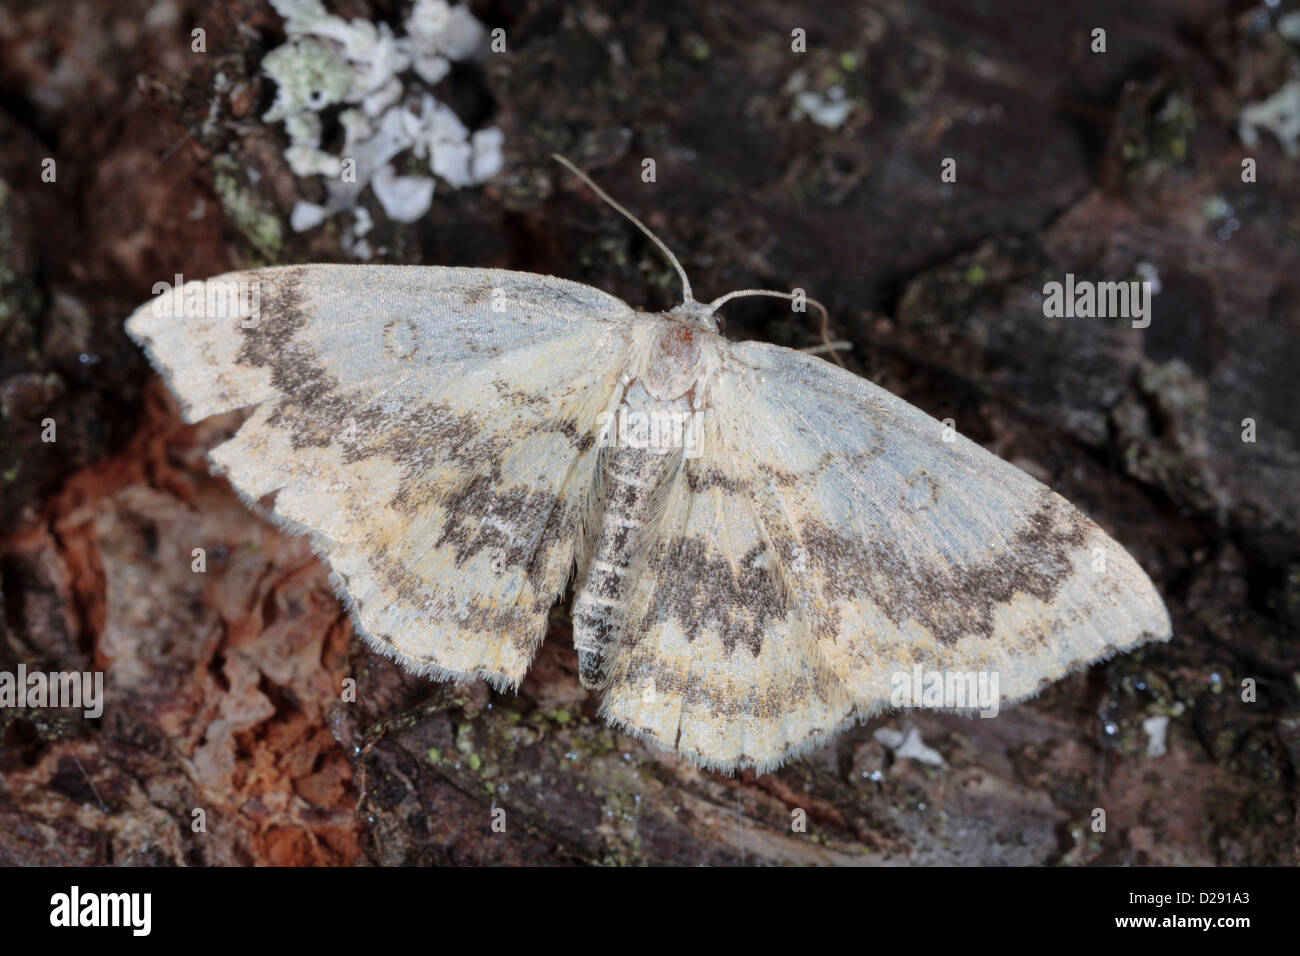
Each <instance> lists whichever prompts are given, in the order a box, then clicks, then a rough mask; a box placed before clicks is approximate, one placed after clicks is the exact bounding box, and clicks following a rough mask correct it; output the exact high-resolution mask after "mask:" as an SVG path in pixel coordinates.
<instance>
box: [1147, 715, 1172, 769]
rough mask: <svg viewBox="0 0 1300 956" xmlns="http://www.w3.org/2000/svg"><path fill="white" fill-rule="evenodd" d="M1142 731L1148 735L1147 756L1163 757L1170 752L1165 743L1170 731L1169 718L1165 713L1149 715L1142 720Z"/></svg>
mask: <svg viewBox="0 0 1300 956" xmlns="http://www.w3.org/2000/svg"><path fill="white" fill-rule="evenodd" d="M1142 732H1143V733H1144V734H1146V735H1147V756H1148V757H1153V758H1154V757H1163V756H1164V755H1165V754H1166V753H1168V749H1167V746H1166V743H1165V738H1166V735H1167V734H1168V733H1169V718H1168V717H1167V716H1165V715H1163V714H1162V715H1160V716H1157V717H1148V718H1147V719H1146V720H1144V721H1142Z"/></svg>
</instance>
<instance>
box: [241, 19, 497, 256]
mask: <svg viewBox="0 0 1300 956" xmlns="http://www.w3.org/2000/svg"><path fill="white" fill-rule="evenodd" d="M271 5H272V6H273V7H274V8H275V10H276V12H278V13H279V14H280V16H282V17H283V18H284V20H285V33H286V35H287V37H288V42H286V43H285V44H284V45H283V46H281V47H277V48H276V49H274V50H272V51H271V52H270V53H268V54H267V55H266V57H265V58H264V59H263V61H262V70H263V72H264V73H265V74H266V75H267V76H268V77H270V79H272V80H273V81H274V82H275V84H276V96H275V101H274V103H272V105H271V108H270V109H269V110H268V111H267V112H266V114H265V115H264V116H263V119H264V120H266V121H267V122H282V123H283V124H284V128H285V132H286V133H287V134H288V136H289V147H288V149H286V150H285V154H284V155H285V160H286V161H287V162H288V164H289V167H290V168H291V169H292V170H293V172H294V174H295V175H298V176H304V177H305V176H324V177H325V178H326V179H325V185H326V192H327V199H326V201H325V203H324V204H318V203H310V202H306V201H301V202H299V203H298V204H297V205H296V206H295V207H294V209H293V212H292V214H291V215H290V218H289V223H290V225H291V226H292V228H293V229H294V230H295V231H298V232H301V231H303V230H306V229H311V228H314V227H315V226H318V225H320V224H321V223H322V222H324V221H325V219H326V218H328V217H329V216H333V215H336V214H338V213H340V212H345V211H350V212H352V213H353V215H354V217H360V215H361V212H362V211H363V210H362V209H361V207H360V206H359V203H360V200H361V195H362V193H363V192H364V191H365V190H366V188H367V187H370V188H371V189H372V190H373V191H374V193H375V197H376V199H377V200H378V201H379V204H380V205H381V206H382V207H383V209H384V212H385V214H386V215H387V216H388V217H389V218H391V219H393V220H395V221H398V222H414V221H415V220H417V219H419V218H420V217H421V216H423V215H424V214H425V213H427V212H428V211H429V208H430V207H431V206H432V204H433V192H434V182H435V181H434V178H433V177H437V178H438V179H441V180H443V181H444V182H445V183H446V184H447V185H449V186H452V187H454V188H457V189H459V188H463V187H466V186H473V185H477V184H479V183H482V182H484V181H486V180H488V179H490V178H491V177H492V176H494V175H496V174H497V173H498V172H499V171H500V170H501V167H502V163H503V158H502V153H501V148H502V145H503V143H504V139H505V137H504V135H503V134H502V132H501V130H499V129H497V128H496V127H488V128H486V129H481V130H477V131H473V132H471V131H470V130H469V129H468V128H466V126H465V124H464V123H462V122H461V120H460V118H459V117H458V116H457V115H456V114H455V113H454V112H453V111H452V110H451V108H450V107H448V106H447V105H446V104H444V103H441V102H439V101H438V100H437V99H436V98H435V97H434V96H433V94H432V93H430V92H428V91H427V90H423V91H421V90H414V89H409V88H408V87H407V85H406V84H404V82H403V77H404V75H405V77H406V79H408V80H412V81H413V82H417V83H423V84H426V85H430V86H431V85H433V84H436V83H438V82H439V81H440V80H442V79H443V78H444V77H446V75H447V74H448V72H450V70H451V64H452V63H453V62H459V61H465V60H471V59H474V58H475V57H477V56H479V55H480V54H481V53H482V51H483V50H484V48H485V40H486V30H485V29H484V27H483V25H482V24H481V23H479V21H478V20H476V19H475V18H474V15H473V14H472V13H470V12H469V10H468V9H467V8H466V7H463V6H452V5H451V4H450V3H448V2H446V0H416V2H415V4H414V6H413V7H412V9H411V12H410V15H409V16H408V17H407V18H406V20H405V22H404V24H403V26H404V29H405V35H404V36H396V35H395V34H394V33H393V30H392V28H391V27H390V26H389V25H388V24H386V23H380V24H374V23H370V22H368V21H365V20H344V19H343V18H341V17H337V16H334V15H332V14H330V13H329V12H328V11H327V10H326V9H325V7H324V5H323V4H322V2H321V0H271ZM411 74H413V75H414V77H412V76H411ZM336 106H342V107H344V108H343V110H342V111H341V112H340V113H339V123H340V125H341V127H342V129H343V146H342V149H341V151H340V152H338V153H332V152H330V151H327V150H325V149H323V148H322V144H321V138H322V132H323V124H322V121H321V111H323V110H326V109H329V108H330V107H336ZM403 154H409V155H410V156H411V157H413V158H414V160H418V161H419V162H420V164H421V165H423V166H425V167H427V169H428V171H429V173H430V174H432V175H430V176H425V175H421V174H420V173H419V172H418V170H417V169H415V168H412V166H413V164H412V163H411V161H409V160H408V161H405V162H401V161H399V162H396V163H395V162H394V161H395V160H399V157H402V156H403ZM370 227H371V224H370V222H369V217H368V215H367V216H366V220H365V225H364V227H362V223H361V221H360V219H359V218H357V220H356V221H355V222H354V224H353V227H352V228H351V229H350V230H347V232H346V233H345V236H347V235H350V236H351V237H352V240H351V241H345V245H348V246H350V248H351V250H352V252H353V254H357V253H358V252H365V253H366V254H367V256H368V254H369V246H368V244H366V243H365V241H364V240H363V239H361V238H360V237H361V236H363V235H364V234H365V233H366V232H368V231H369V230H370Z"/></svg>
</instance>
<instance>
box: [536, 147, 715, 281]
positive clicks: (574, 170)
mask: <svg viewBox="0 0 1300 956" xmlns="http://www.w3.org/2000/svg"><path fill="white" fill-rule="evenodd" d="M551 158H552V159H553V160H555V161H556V162H557V163H559V164H560V165H561V166H563V167H564V168H565V169H567V170H568V171H569V172H571V173H573V175H575V176H577V177H578V178H579V179H581V180H582V181H583V182H584V183H586V184H587V186H588V187H589V188H590V189H591V191H592V192H594V193H595V194H596V195H597V196H599V197H600V198H601V199H603V200H605V202H607V203H609V204H610V205H611V206H613V207H614V208H615V209H617V210H618V211H619V212H620V213H622V214H623V215H624V216H626V217H627V218H628V219H630V220H632V224H633V225H635V226H636V227H637V228H638V229H640V230H641V231H642V232H644V233H645V234H646V235H647V236H649V237H650V241H651V242H653V243H654V244H655V245H656V246H658V248H659V251H660V252H662V253H663V254H664V256H665V257H667V259H668V261H669V262H671V263H672V264H673V268H674V269H676V270H677V274H678V275H679V276H681V279H682V295H683V296H685V298H686V302H694V301H695V296H693V295H692V294H691V280H690V279H688V278H686V270H685V269H683V268H682V264H681V263H680V262H678V261H677V257H676V256H675V255H673V251H672V250H671V249H669V248H668V247H667V246H666V245H664V244H663V242H662V241H661V240H660V238H659V237H658V236H656V235H655V234H654V233H653V232H651V231H650V227H649V226H647V225H646V224H645V223H643V222H642V221H641V220H640V219H638V218H637V217H636V216H634V215H632V214H631V213H630V212H628V211H627V210H626V209H625V208H623V206H621V205H620V204H619V203H618V202H617V201H616V200H615V199H614V198H613V197H612V196H610V194H609V193H607V192H605V190H603V189H601V188H600V187H599V186H597V185H596V184H595V183H594V182H592V180H591V177H590V176H588V175H587V174H586V173H584V172H583V171H582V170H581V169H579V168H578V167H577V166H575V165H573V163H571V162H569V161H568V160H567V159H565V158H564V157H563V156H561V155H560V154H559V153H551Z"/></svg>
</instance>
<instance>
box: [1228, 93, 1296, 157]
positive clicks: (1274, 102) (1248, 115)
mask: <svg viewBox="0 0 1300 956" xmlns="http://www.w3.org/2000/svg"><path fill="white" fill-rule="evenodd" d="M1261 129H1266V130H1268V131H1269V132H1271V133H1272V134H1273V135H1274V136H1276V137H1277V141H1278V142H1279V143H1281V144H1282V150H1283V152H1285V153H1286V154H1287V156H1295V155H1297V154H1300V80H1290V81H1289V82H1287V83H1286V85H1285V86H1283V87H1282V88H1281V89H1280V90H1278V91H1277V92H1276V93H1274V94H1273V95H1272V96H1270V97H1269V98H1268V99H1266V100H1263V101H1262V102H1259V103H1250V104H1248V105H1246V106H1245V107H1243V108H1242V110H1241V116H1240V117H1239V118H1238V121H1237V135H1239V136H1240V137H1241V141H1242V142H1243V143H1245V144H1246V145H1247V146H1252V147H1253V146H1256V145H1258V143H1259V130H1261Z"/></svg>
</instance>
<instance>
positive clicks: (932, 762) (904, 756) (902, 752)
mask: <svg viewBox="0 0 1300 956" xmlns="http://www.w3.org/2000/svg"><path fill="white" fill-rule="evenodd" d="M873 736H874V737H875V738H876V740H878V741H879V742H880V743H881V744H882V745H884V746H885V747H887V748H889V749H890V750H892V751H893V752H894V756H895V757H896V758H898V759H899V760H915V761H917V762H918V763H923V764H928V765H929V766H931V767H942V766H943V755H942V754H940V753H939V751H937V750H935V749H934V748H932V747H927V746H926V745H925V743H924V741H922V740H921V732H920V731H919V730H917V729H916V727H914V726H912V725H911V724H908V725H907V726H905V727H904V728H903V729H902V730H901V731H899V730H894V729H893V728H892V727H878V728H877V729H876V732H875V734H873Z"/></svg>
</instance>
